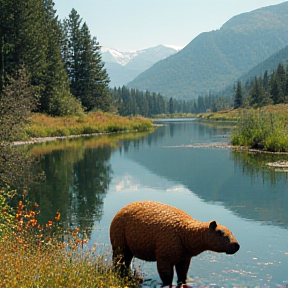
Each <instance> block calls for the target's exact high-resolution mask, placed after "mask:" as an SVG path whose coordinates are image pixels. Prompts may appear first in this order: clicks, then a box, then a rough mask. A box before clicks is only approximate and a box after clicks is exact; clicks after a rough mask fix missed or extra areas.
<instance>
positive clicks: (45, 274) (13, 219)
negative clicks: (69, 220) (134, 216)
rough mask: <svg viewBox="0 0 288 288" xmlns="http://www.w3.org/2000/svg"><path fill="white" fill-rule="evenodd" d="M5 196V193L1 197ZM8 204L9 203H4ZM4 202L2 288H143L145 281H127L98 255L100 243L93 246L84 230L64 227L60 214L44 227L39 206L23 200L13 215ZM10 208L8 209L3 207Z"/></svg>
mask: <svg viewBox="0 0 288 288" xmlns="http://www.w3.org/2000/svg"><path fill="white" fill-rule="evenodd" d="M1 195H3V194H1ZM3 201H4V200H3ZM3 201H2V202H1V204H2V206H1V208H2V209H1V212H0V213H1V216H2V225H1V237H0V249H1V253H0V279H1V285H0V286H1V287H11V288H13V287H22V288H26V287H29V288H30V287H45V288H50V287H65V288H67V287H77V288H81V287H86V288H89V287H95V288H96V287H97V288H108V287H109V288H113V287H114V288H123V287H127V288H128V287H129V288H130V287H137V286H138V285H139V281H138V280H135V279H136V278H134V279H133V277H132V278H131V279H130V280H129V281H128V279H127V278H126V279H121V278H120V277H119V276H118V275H117V274H116V273H115V272H113V271H112V267H111V266H110V265H109V264H107V263H106V261H105V257H106V255H101V256H100V255H97V253H96V248H97V247H96V245H94V246H93V247H91V248H88V247H87V246H86V245H87V244H86V242H87V241H86V239H83V235H81V231H79V229H77V228H75V229H73V230H71V231H69V230H65V231H64V229H62V228H61V225H60V224H59V221H60V218H61V214H60V212H59V211H58V212H57V213H56V215H55V219H53V221H52V220H51V221H48V222H47V223H46V224H45V225H40V224H39V223H38V221H37V215H39V213H40V209H39V207H38V205H37V204H36V203H35V204H33V205H30V207H28V205H27V206H26V205H25V204H24V201H19V203H18V206H17V209H16V210H15V211H12V210H10V211H9V212H8V211H7V209H4V207H6V204H4V203H3ZM3 204H4V205H3Z"/></svg>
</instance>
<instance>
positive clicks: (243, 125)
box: [231, 109, 288, 152]
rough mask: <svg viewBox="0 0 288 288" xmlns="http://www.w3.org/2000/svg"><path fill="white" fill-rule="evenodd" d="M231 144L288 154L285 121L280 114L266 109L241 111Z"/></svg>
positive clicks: (287, 135) (287, 130)
mask: <svg viewBox="0 0 288 288" xmlns="http://www.w3.org/2000/svg"><path fill="white" fill-rule="evenodd" d="M231 143H232V145H238V146H247V147H250V148H259V149H262V150H264V151H270V152H288V127H287V119H286V118H285V117H284V116H283V114H281V113H275V112H270V111H269V110H266V109H265V110H252V109H251V110H246V111H243V112H242V113H241V114H240V119H239V121H238V125H237V129H236V130H235V131H234V133H233V134H232V137H231Z"/></svg>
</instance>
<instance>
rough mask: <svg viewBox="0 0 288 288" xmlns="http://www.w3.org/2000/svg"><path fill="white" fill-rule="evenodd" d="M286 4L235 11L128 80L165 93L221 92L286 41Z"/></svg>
mask: <svg viewBox="0 0 288 288" xmlns="http://www.w3.org/2000/svg"><path fill="white" fill-rule="evenodd" d="M287 19H288V2H285V3H282V4H279V5H274V6H269V7H265V8H261V9H257V10H254V11H252V12H248V13H244V14H240V15H237V16H234V17H232V18H231V19H230V20H228V21H227V22H226V23H225V24H224V25H223V26H222V27H221V28H220V29H219V30H215V31H211V32H205V33H202V34H200V35H198V36H197V37H196V38H194V39H193V40H192V41H191V42H190V43H189V44H188V45H187V46H186V47H185V48H183V49H182V50H181V51H179V52H178V53H177V54H175V55H172V56H170V57H168V58H166V59H164V60H162V61H159V62H157V63H156V64H154V65H153V66H152V67H151V68H149V69H147V70H146V71H144V72H143V73H141V74H140V75H139V76H138V77H136V78H135V79H134V80H133V81H131V82H129V83H128V86H129V87H133V88H139V89H147V90H149V91H155V92H160V93H161V94H163V95H164V96H167V97H175V98H188V99H191V98H195V97H197V96H198V95H199V94H200V93H203V92H207V91H209V90H214V91H215V90H222V89H223V88H224V87H225V86H227V85H229V84H230V83H232V82H234V81H236V79H238V78H239V77H240V76H241V75H242V74H243V73H245V72H247V71H248V70H249V69H252V67H254V66H255V65H257V64H259V63H260V62H263V61H264V60H265V59H267V58H268V57H270V56H271V55H272V54H273V53H275V52H277V51H279V50H280V49H282V48H283V47H285V46H286V45H287V44H288V25H287Z"/></svg>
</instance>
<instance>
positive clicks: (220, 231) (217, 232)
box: [216, 229, 225, 236]
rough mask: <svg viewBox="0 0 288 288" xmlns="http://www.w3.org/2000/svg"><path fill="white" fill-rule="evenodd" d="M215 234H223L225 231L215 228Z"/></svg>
mask: <svg viewBox="0 0 288 288" xmlns="http://www.w3.org/2000/svg"><path fill="white" fill-rule="evenodd" d="M216 234H217V235H218V236H223V235H224V234H225V232H224V231H223V230H220V229H219V230H217V231H216Z"/></svg>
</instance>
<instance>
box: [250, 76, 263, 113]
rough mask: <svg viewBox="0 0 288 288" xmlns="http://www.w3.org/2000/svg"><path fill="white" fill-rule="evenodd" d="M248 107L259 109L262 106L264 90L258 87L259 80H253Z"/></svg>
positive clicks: (256, 78)
mask: <svg viewBox="0 0 288 288" xmlns="http://www.w3.org/2000/svg"><path fill="white" fill-rule="evenodd" d="M249 93H250V105H251V106H253V107H255V108H256V107H261V106H264V104H263V101H264V90H263V88H262V86H261V85H260V82H259V78H258V77H255V78H254V84H253V86H252V88H251V89H250V92H249Z"/></svg>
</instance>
